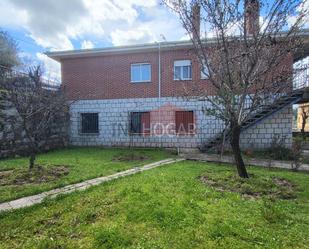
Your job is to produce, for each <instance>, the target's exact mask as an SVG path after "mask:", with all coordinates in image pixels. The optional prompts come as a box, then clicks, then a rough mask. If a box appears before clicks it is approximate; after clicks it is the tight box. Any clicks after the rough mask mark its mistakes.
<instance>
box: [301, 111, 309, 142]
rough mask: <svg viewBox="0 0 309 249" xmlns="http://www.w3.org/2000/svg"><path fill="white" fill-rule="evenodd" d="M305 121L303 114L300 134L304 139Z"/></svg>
mask: <svg viewBox="0 0 309 249" xmlns="http://www.w3.org/2000/svg"><path fill="white" fill-rule="evenodd" d="M306 121H307V118H306V117H305V115H302V123H301V130H300V132H301V135H302V137H303V139H304V140H305V127H306Z"/></svg>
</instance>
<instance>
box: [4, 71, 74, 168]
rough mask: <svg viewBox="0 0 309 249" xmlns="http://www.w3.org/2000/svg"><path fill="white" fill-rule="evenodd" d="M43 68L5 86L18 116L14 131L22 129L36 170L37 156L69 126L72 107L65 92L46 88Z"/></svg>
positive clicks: (17, 76) (30, 164)
mask: <svg viewBox="0 0 309 249" xmlns="http://www.w3.org/2000/svg"><path fill="white" fill-rule="evenodd" d="M41 74H42V72H41V70H40V67H35V68H33V69H30V70H29V73H28V75H13V76H11V77H9V78H8V79H7V80H6V81H5V82H4V83H3V84H2V88H3V89H5V91H6V99H7V101H9V102H10V103H11V104H12V106H13V107H14V109H16V112H17V115H15V116H14V120H12V122H13V123H15V124H18V125H15V126H14V127H15V128H14V129H16V130H14V132H20V130H22V131H23V132H24V134H25V138H26V141H27V145H28V149H29V154H30V159H29V169H30V170H31V169H33V167H34V165H35V159H36V155H37V153H39V152H40V151H42V150H44V148H45V146H46V145H47V144H48V143H49V142H50V140H51V139H53V136H54V135H56V134H57V133H58V132H59V130H57V128H56V126H55V124H57V127H64V128H65V127H66V124H67V121H68V112H69V107H68V104H67V102H66V100H65V97H64V95H63V92H62V91H61V89H57V88H53V87H51V86H50V85H45V84H44V83H43V81H42V79H41Z"/></svg>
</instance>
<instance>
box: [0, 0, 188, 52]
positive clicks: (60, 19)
mask: <svg viewBox="0 0 309 249" xmlns="http://www.w3.org/2000/svg"><path fill="white" fill-rule="evenodd" d="M0 7H1V8H0V21H1V23H4V24H5V25H7V26H8V25H11V26H14V25H15V26H18V27H22V28H24V29H25V30H26V31H27V32H28V34H29V36H30V37H31V38H32V39H33V40H34V41H35V42H36V43H37V44H38V45H39V46H42V47H43V48H45V49H48V50H70V49H74V46H73V43H72V40H73V39H76V40H81V39H83V38H84V37H86V36H91V37H94V39H97V40H101V41H102V40H105V41H110V42H111V43H112V44H114V45H118V44H126V42H127V43H133V42H136V43H141V42H148V41H153V40H154V39H158V38H159V35H160V33H163V34H164V35H165V36H166V37H167V38H168V39H169V38H171V40H176V39H180V37H182V36H183V34H184V30H183V29H182V26H181V24H180V23H179V21H178V18H177V17H176V15H175V14H172V13H171V12H170V11H169V10H167V8H165V7H163V6H161V5H160V4H159V0H147V1H144V0H126V1H123V0H114V1H110V0H66V1H61V2H59V1H55V0H45V1H41V0H27V1H20V0H2V1H1V3H0ZM7 12H8V13H9V15H10V16H11V17H12V16H14V17H16V18H9V17H10V16H9V15H8V14H7ZM2 21H3V22H2ZM121 35H123V36H122V37H120V36H121ZM134 36H135V37H134Z"/></svg>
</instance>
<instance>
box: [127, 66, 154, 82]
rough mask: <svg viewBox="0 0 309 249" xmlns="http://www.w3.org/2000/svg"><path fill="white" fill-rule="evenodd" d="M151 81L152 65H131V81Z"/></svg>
mask: <svg viewBox="0 0 309 249" xmlns="http://www.w3.org/2000/svg"><path fill="white" fill-rule="evenodd" d="M149 81H151V65H150V64H148V63H139V64H132V65H131V82H149Z"/></svg>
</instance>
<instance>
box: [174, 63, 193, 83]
mask: <svg viewBox="0 0 309 249" xmlns="http://www.w3.org/2000/svg"><path fill="white" fill-rule="evenodd" d="M191 79H192V66H191V61H190V60H182V61H174V80H191Z"/></svg>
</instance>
